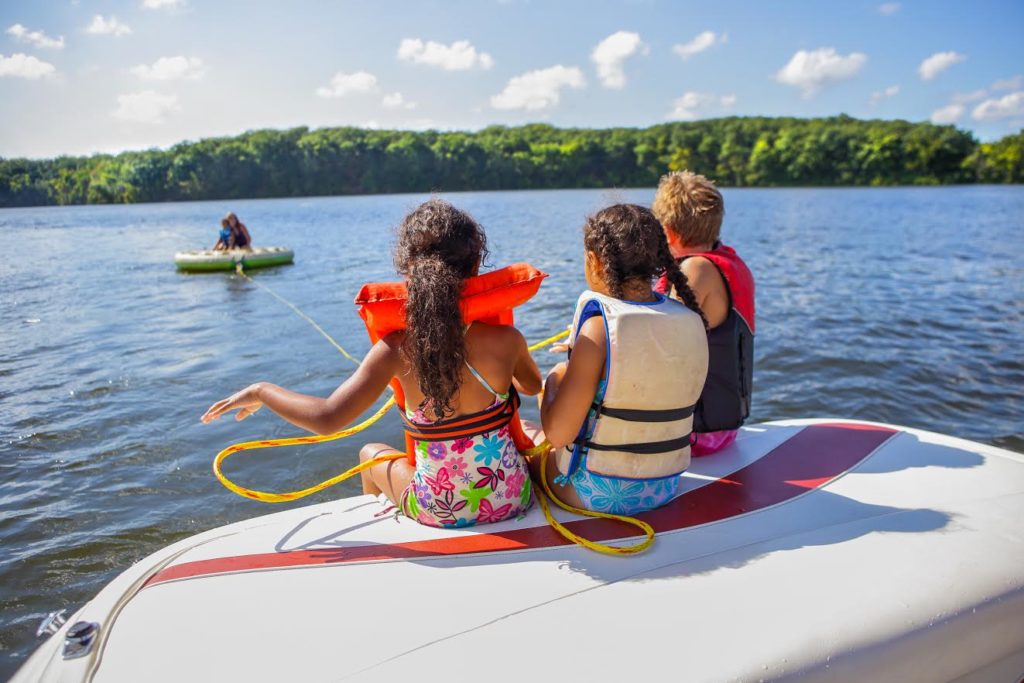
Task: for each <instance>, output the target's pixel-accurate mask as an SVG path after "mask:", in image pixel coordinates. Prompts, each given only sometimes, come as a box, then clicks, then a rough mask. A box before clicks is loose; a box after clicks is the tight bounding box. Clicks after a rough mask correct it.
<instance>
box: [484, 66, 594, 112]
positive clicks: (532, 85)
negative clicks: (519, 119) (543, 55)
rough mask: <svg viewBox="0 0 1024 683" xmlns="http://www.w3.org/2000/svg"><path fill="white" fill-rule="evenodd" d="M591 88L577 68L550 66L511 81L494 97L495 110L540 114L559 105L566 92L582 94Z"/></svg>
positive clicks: (492, 104) (492, 100)
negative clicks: (570, 90)
mask: <svg viewBox="0 0 1024 683" xmlns="http://www.w3.org/2000/svg"><path fill="white" fill-rule="evenodd" d="M586 84H587V82H586V80H585V79H584V78H583V72H582V71H580V69H579V68H578V67H575V66H562V65H561V64H558V65H556V66H550V67H548V68H547V69H537V70H535V71H527V72H526V73H524V74H520V75H518V76H515V77H514V78H511V79H510V80H509V82H508V84H507V85H506V86H505V89H504V90H502V91H501V92H500V93H498V94H497V95H494V96H493V97H491V106H492V107H494V108H495V109H525V110H526V111H537V110H540V109H547V108H548V107H553V106H555V105H556V104H558V101H559V99H560V97H561V92H562V89H563V88H574V89H577V90H579V89H580V88H583V87H585V86H586Z"/></svg>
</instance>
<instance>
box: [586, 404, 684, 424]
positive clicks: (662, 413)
mask: <svg viewBox="0 0 1024 683" xmlns="http://www.w3.org/2000/svg"><path fill="white" fill-rule="evenodd" d="M594 407H595V408H596V409H597V412H598V413H599V414H601V415H607V416H608V417H614V418H615V419H617V420H626V421H627V422H675V421H676V420H685V419H686V418H688V417H690V416H691V415H693V409H694V406H685V407H683V408H666V409H664V410H636V409H633V408H609V407H608V406H606V405H604V404H602V405H600V406H594Z"/></svg>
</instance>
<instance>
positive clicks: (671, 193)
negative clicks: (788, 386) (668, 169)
mask: <svg viewBox="0 0 1024 683" xmlns="http://www.w3.org/2000/svg"><path fill="white" fill-rule="evenodd" d="M652 209H653V210H654V215H655V216H657V217H658V220H659V221H661V225H662V228H663V229H664V230H665V236H666V237H667V238H668V244H669V249H671V251H672V255H673V256H674V257H675V259H676V263H678V264H679V269H680V270H681V271H682V272H683V274H684V275H686V278H687V279H688V280H689V282H690V288H691V289H693V291H694V293H695V294H696V296H697V303H698V304H699V305H700V308H701V310H702V311H703V312H704V317H705V318H707V321H708V348H709V351H710V357H709V367H708V378H707V382H706V383H705V384H704V391H703V392H702V393H701V397H700V400H699V401H698V402H697V407H696V409H695V410H694V415H693V437H692V439H691V440H692V442H693V443H692V447H691V449H692V450H691V452H692V454H693V455H695V456H700V455H708V454H710V453H714V452H715V451H718V450H720V449H722V448H724V447H725V446H727V445H729V444H730V443H732V442H733V440H734V439H735V438H736V430H737V429H739V428H740V426H741V425H742V424H743V421H744V420H746V418H747V417H748V416H749V415H750V396H751V390H752V380H753V369H754V277H753V275H751V273H750V269H749V268H747V265H746V264H745V263H744V262H743V259H741V258H740V257H739V255H738V254H737V253H736V250H735V249H733V248H732V247H728V246H725V245H724V244H722V242H721V240H720V239H719V232H720V230H721V227H722V219H723V218H724V217H725V202H724V200H723V199H722V193H721V192H719V191H718V188H717V187H715V184H714V183H713V182H712V181H710V180H708V179H707V178H705V177H704V176H702V175H697V174H695V173H690V172H689V171H676V172H673V173H669V174H667V175H665V176H662V178H661V182H660V183H658V191H657V194H656V195H655V197H654V206H653V207H652ZM669 289H671V286H670V285H669V283H668V280H667V278H662V279H661V280H659V282H658V285H657V290H658V291H660V292H662V293H664V294H674V292H670V291H668V290H669Z"/></svg>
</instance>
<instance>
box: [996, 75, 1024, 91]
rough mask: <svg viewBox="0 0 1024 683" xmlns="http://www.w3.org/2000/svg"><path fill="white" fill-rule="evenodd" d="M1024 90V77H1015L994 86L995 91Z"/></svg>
mask: <svg viewBox="0 0 1024 683" xmlns="http://www.w3.org/2000/svg"><path fill="white" fill-rule="evenodd" d="M1021 88H1024V76H1020V75H1017V76H1013V77H1011V78H1006V79H1004V80H1001V81H996V82H995V83H993V84H992V89H993V90H1020V89H1021Z"/></svg>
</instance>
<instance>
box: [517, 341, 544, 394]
mask: <svg viewBox="0 0 1024 683" xmlns="http://www.w3.org/2000/svg"><path fill="white" fill-rule="evenodd" d="M516 348H517V351H518V356H517V359H516V367H515V369H514V370H513V371H512V383H513V384H514V385H515V387H516V391H518V392H519V393H520V394H525V395H526V396H534V395H536V394H539V393H540V389H541V382H542V378H541V376H540V368H538V367H537V361H535V360H534V359H533V356H532V355H531V354H530V350H529V348H528V347H527V345H526V340H525V339H524V338H523V335H522V334H520V333H519V332H518V330H517V332H516Z"/></svg>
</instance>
